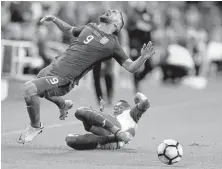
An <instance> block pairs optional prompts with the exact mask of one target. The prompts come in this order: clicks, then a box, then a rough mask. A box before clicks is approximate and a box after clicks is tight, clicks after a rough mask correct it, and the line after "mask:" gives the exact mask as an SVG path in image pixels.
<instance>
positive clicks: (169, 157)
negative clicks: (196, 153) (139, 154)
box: [157, 139, 183, 165]
mask: <svg viewBox="0 0 222 169" xmlns="http://www.w3.org/2000/svg"><path fill="white" fill-rule="evenodd" d="M157 154H158V158H159V160H160V161H161V162H162V163H164V164H167V165H172V164H175V163H178V162H179V161H180V160H181V158H182V156H183V148H182V146H181V144H180V143H179V142H177V141H175V140H172V139H168V140H164V141H163V142H162V143H160V144H159V146H158V147H157Z"/></svg>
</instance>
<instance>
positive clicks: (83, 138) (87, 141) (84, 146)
mask: <svg viewBox="0 0 222 169" xmlns="http://www.w3.org/2000/svg"><path fill="white" fill-rule="evenodd" d="M115 141H116V140H115V137H114V136H96V135H94V134H85V135H78V136H67V137H66V143H67V145H68V146H69V147H71V148H73V149H76V150H89V149H95V148H97V146H98V144H101V145H103V144H106V143H111V142H115Z"/></svg>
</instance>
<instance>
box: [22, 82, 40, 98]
mask: <svg viewBox="0 0 222 169" xmlns="http://www.w3.org/2000/svg"><path fill="white" fill-rule="evenodd" d="M34 95H37V87H36V85H35V84H34V83H33V82H31V81H28V82H26V83H25V84H24V90H23V96H24V98H25V99H29V98H30V97H31V96H34Z"/></svg>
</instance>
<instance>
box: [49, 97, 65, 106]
mask: <svg viewBox="0 0 222 169" xmlns="http://www.w3.org/2000/svg"><path fill="white" fill-rule="evenodd" d="M45 98H46V99H47V100H49V101H51V102H53V103H55V104H56V105H57V106H58V108H59V109H63V108H65V106H66V103H65V100H64V99H63V98H62V97H59V96H53V97H49V96H47V97H45Z"/></svg>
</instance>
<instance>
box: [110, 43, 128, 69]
mask: <svg viewBox="0 0 222 169" xmlns="http://www.w3.org/2000/svg"><path fill="white" fill-rule="evenodd" d="M113 58H114V59H115V60H116V61H117V62H118V63H119V64H120V65H122V64H123V63H124V62H125V61H126V60H127V59H128V58H129V57H128V56H126V54H125V52H124V51H123V49H122V47H121V46H120V44H119V42H118V40H116V42H115V47H114V53H113Z"/></svg>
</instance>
